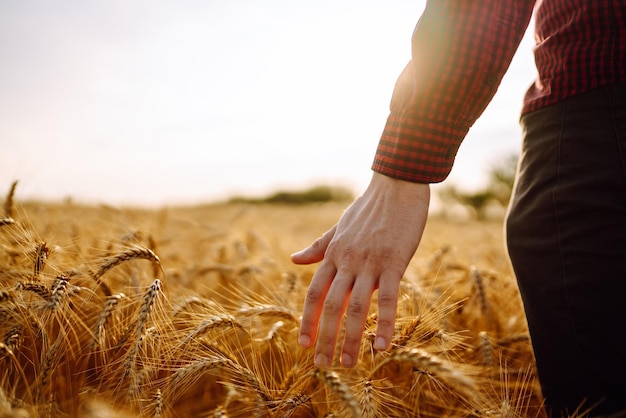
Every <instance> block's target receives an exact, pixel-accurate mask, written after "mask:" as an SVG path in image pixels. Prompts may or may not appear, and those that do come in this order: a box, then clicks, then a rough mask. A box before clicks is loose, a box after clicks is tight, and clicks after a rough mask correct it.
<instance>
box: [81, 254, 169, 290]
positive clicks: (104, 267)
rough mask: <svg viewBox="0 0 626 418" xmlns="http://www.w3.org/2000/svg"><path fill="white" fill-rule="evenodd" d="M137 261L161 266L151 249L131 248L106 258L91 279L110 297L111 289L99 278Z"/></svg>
mask: <svg viewBox="0 0 626 418" xmlns="http://www.w3.org/2000/svg"><path fill="white" fill-rule="evenodd" d="M137 259H142V260H150V261H152V262H153V263H154V264H156V265H159V266H160V265H161V260H160V259H159V257H158V256H157V255H156V254H155V253H154V251H152V250H151V249H149V248H131V249H129V250H126V251H123V252H121V253H119V254H116V255H114V256H112V257H109V258H107V259H106V260H105V261H104V263H102V264H101V265H100V268H99V269H98V271H97V272H96V273H95V274H94V275H93V279H94V280H95V281H96V283H97V284H98V286H100V287H102V290H103V292H104V293H105V295H106V296H111V289H109V287H108V286H107V285H106V284H105V283H103V282H102V280H100V279H101V277H102V276H103V275H104V274H105V273H106V272H108V271H109V270H111V269H112V268H113V267H116V266H118V265H120V264H122V263H124V262H126V261H129V260H137Z"/></svg>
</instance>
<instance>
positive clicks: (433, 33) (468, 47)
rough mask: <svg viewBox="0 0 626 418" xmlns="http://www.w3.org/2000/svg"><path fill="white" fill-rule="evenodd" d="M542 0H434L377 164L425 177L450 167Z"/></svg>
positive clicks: (440, 175)
mask: <svg viewBox="0 0 626 418" xmlns="http://www.w3.org/2000/svg"><path fill="white" fill-rule="evenodd" d="M533 5H534V0H516V1H506V0H431V1H429V2H428V3H427V6H426V9H425V11H424V13H423V15H422V17H421V19H420V21H419V22H418V24H417V26H416V28H415V32H414V34H413V48H412V60H411V62H410V63H409V65H407V67H406V68H405V70H404V71H403V73H402V74H401V75H400V77H399V79H398V81H397V83H396V87H395V89H394V93H393V97H392V101H391V114H390V115H389V118H388V120H387V124H386V126H385V129H384V131H383V134H382V137H381V140H380V142H379V146H378V149H377V152H376V158H375V160H374V164H373V166H372V168H373V169H374V171H376V172H378V173H381V174H384V175H387V176H391V177H395V178H399V179H403V180H408V181H412V182H418V183H433V182H439V181H442V180H443V179H445V177H446V176H447V175H448V174H449V172H450V170H451V168H452V164H453V163H454V158H455V156H456V152H457V149H458V147H459V146H460V144H461V142H462V141H463V139H464V138H465V136H466V134H467V132H468V130H469V128H470V127H471V126H472V125H473V123H474V122H475V121H476V119H478V117H479V116H480V115H481V114H482V112H483V111H484V109H485V107H486V106H487V104H488V103H489V101H490V100H491V99H492V97H493V95H494V94H495V92H496V90H497V88H498V85H499V84H500V80H501V79H502V77H503V76H504V74H505V72H506V70H507V69H508V67H509V65H510V63H511V60H512V58H513V55H514V54H515V51H516V49H517V47H518V46H519V43H520V41H521V39H522V37H523V34H524V32H525V29H526V27H527V25H528V22H529V20H530V17H531V15H532V9H533Z"/></svg>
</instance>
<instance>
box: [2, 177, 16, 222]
mask: <svg viewBox="0 0 626 418" xmlns="http://www.w3.org/2000/svg"><path fill="white" fill-rule="evenodd" d="M16 187H17V180H16V181H14V182H13V183H12V184H11V188H10V189H9V193H8V194H7V198H6V200H5V201H4V216H5V217H6V218H8V219H12V218H13V214H14V212H15V207H14V203H13V198H14V196H15V189H16Z"/></svg>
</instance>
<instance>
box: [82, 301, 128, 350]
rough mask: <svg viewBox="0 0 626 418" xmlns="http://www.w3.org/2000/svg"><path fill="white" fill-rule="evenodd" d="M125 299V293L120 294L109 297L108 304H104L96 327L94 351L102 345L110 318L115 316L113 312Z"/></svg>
mask: <svg viewBox="0 0 626 418" xmlns="http://www.w3.org/2000/svg"><path fill="white" fill-rule="evenodd" d="M125 297H126V295H124V294H123V293H118V294H116V295H112V296H109V297H107V300H106V302H104V306H103V307H102V311H100V315H98V320H97V321H96V326H95V327H94V332H93V335H94V339H93V343H92V346H91V349H92V350H93V348H94V347H95V346H96V345H102V341H101V338H102V334H103V332H104V328H105V326H106V325H107V322H108V321H109V318H110V317H111V315H112V314H113V311H114V310H115V308H116V307H117V305H118V304H119V303H120V300H122V299H123V298H125Z"/></svg>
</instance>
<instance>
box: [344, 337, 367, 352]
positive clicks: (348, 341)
mask: <svg viewBox="0 0 626 418" xmlns="http://www.w3.org/2000/svg"><path fill="white" fill-rule="evenodd" d="M361 337H362V335H361V334H346V335H345V337H344V338H343V345H344V349H349V348H354V347H356V346H358V345H359V344H361V339H362V338H361Z"/></svg>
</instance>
